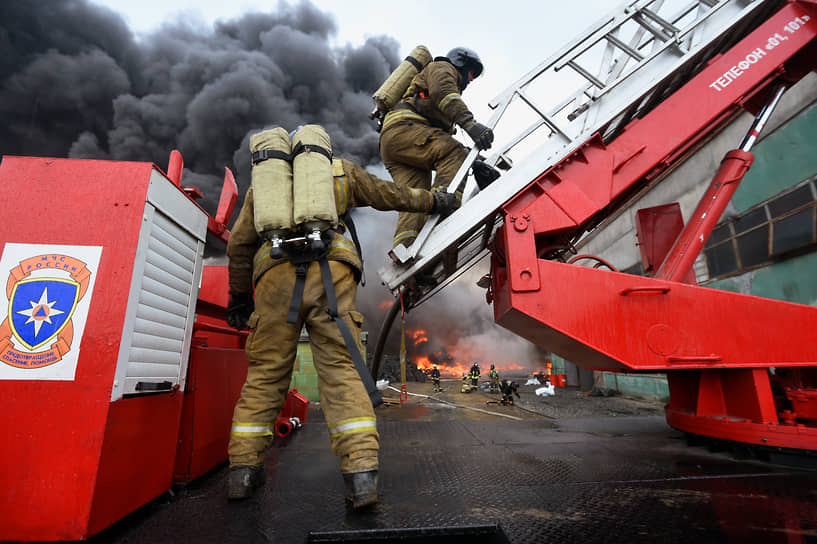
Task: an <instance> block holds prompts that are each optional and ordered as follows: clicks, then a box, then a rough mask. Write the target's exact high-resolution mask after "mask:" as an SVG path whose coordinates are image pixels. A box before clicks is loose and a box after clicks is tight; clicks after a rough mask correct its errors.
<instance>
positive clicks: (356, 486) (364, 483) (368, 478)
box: [343, 470, 377, 509]
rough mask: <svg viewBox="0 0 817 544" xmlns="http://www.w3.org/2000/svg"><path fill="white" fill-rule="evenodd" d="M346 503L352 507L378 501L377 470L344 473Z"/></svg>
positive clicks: (360, 506) (368, 504) (361, 506)
mask: <svg viewBox="0 0 817 544" xmlns="http://www.w3.org/2000/svg"><path fill="white" fill-rule="evenodd" d="M343 482H344V483H345V484H346V503H347V504H348V505H350V506H351V507H352V508H355V509H357V508H363V507H364V506H371V505H373V504H375V503H376V502H377V471H376V470H370V471H368V472H355V473H352V474H344V475H343Z"/></svg>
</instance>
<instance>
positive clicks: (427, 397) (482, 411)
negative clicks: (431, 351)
mask: <svg viewBox="0 0 817 544" xmlns="http://www.w3.org/2000/svg"><path fill="white" fill-rule="evenodd" d="M388 388H389V389H392V390H394V391H397V392H398V393H401V391H400V390H399V389H397V388H396V387H393V386H391V385H389V386H388ZM406 394H408V395H411V396H413V397H422V398H424V399H430V400H433V401H437V402H439V403H441V404H449V405H451V406H453V407H455V408H464V409H466V410H473V411H475V412H481V413H483V414H490V415H492V416H500V417H506V418H508V419H515V420H516V421H522V418H521V417H516V416H509V415H508V414H500V413H499V412H491V411H488V410H483V409H482V408H472V407H471V406H460V405H459V404H454V403H453V402H448V401H447V400H443V399H437V398H434V397H432V396H430V395H421V394H419V393H409V392H408V391H406Z"/></svg>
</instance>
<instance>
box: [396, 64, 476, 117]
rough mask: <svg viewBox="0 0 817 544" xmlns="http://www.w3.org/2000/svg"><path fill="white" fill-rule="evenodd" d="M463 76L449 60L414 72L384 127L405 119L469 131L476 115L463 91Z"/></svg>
mask: <svg viewBox="0 0 817 544" xmlns="http://www.w3.org/2000/svg"><path fill="white" fill-rule="evenodd" d="M461 82H462V76H461V75H460V73H459V72H458V71H457V69H456V67H454V65H453V64H451V63H450V62H448V60H435V61H433V62H430V63H429V64H428V65H426V67H425V68H423V69H422V70H421V71H420V73H419V74H417V75H416V76H414V79H412V80H411V84H410V85H409V87H408V89H407V90H406V92H405V94H404V95H403V98H402V100H401V101H400V102H398V103H397V105H396V106H395V107H394V108H393V109H392V111H391V112H389V114H388V115H387V117H386V119H385V120H384V122H383V130H386V129H387V128H388V127H389V126H391V125H393V124H399V123H401V122H404V121H412V120H414V121H424V122H427V123H430V124H431V125H433V126H435V127H437V128H441V129H443V130H445V131H448V132H451V133H453V131H454V125H455V124H456V125H459V126H461V127H462V128H463V130H465V131H467V130H468V129H469V128H471V126H472V125H473V124H474V123H475V121H474V115H473V114H472V113H471V110H469V109H468V106H466V105H465V102H464V101H463V100H462V95H461V94H460V83H461Z"/></svg>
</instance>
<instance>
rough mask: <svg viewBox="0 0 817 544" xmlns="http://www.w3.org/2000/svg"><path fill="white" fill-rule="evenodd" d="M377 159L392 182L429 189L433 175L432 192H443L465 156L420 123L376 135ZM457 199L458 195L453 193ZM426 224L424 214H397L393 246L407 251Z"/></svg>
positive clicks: (458, 147) (458, 145)
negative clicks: (380, 159)
mask: <svg viewBox="0 0 817 544" xmlns="http://www.w3.org/2000/svg"><path fill="white" fill-rule="evenodd" d="M380 156H381V157H382V158H383V164H384V165H386V168H387V169H388V170H389V173H390V174H391V177H392V179H393V180H394V182H395V183H397V184H399V185H405V186H408V187H411V188H413V189H426V190H428V189H430V188H431V172H432V171H436V172H437V176H436V178H435V179H434V188H435V189H445V188H446V187H448V184H449V183H451V180H452V179H454V176H455V175H456V174H457V170H459V168H460V166H462V163H463V162H464V161H465V158H466V157H467V156H468V152H467V151H466V149H465V147H464V146H463V145H462V144H461V143H460V142H458V141H457V140H455V139H454V138H453V137H452V136H451V135H450V134H448V133H447V132H445V131H444V130H441V129H438V128H434V127H432V126H429V125H424V124H421V123H413V122H409V123H403V124H399V125H395V126H392V127H388V128H386V129H385V130H384V131H383V133H382V134H381V135H380ZM457 194H458V196H460V197H461V193H459V192H458V193H457ZM425 222H426V214H424V213H414V212H400V214H399V215H398V216H397V228H396V229H395V231H394V241H393V246H392V247H395V246H398V245H400V244H403V245H404V246H406V247H409V246H410V245H411V243H412V242H413V241H414V239H415V238H416V237H417V234H418V233H419V232H420V229H421V228H423V225H424V224H425Z"/></svg>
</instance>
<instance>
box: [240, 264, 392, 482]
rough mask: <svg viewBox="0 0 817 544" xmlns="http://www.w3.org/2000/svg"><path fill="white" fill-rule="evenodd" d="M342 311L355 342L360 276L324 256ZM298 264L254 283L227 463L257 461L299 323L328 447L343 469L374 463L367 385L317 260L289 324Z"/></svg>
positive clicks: (286, 379) (285, 382) (288, 372)
mask: <svg viewBox="0 0 817 544" xmlns="http://www.w3.org/2000/svg"><path fill="white" fill-rule="evenodd" d="M329 266H330V270H331V272H332V278H333V280H334V285H335V295H336V296H337V304H338V315H339V316H340V317H342V318H343V319H344V320H345V321H346V323H347V325H348V326H349V329H350V330H351V331H352V335H353V336H354V337H355V342H356V343H357V345H358V349H361V343H360V329H361V326H362V324H363V316H362V314H360V313H359V312H357V311H356V310H355V296H356V293H357V283H356V282H355V279H354V277H353V275H352V270H351V268H350V267H349V266H348V265H346V264H344V263H341V262H338V261H329ZM294 288H295V267H294V266H293V265H292V264H291V263H289V262H287V263H284V264H281V265H278V266H275V267H273V268H271V269H270V270H268V271H267V272H266V273H264V275H263V276H261V278H260V280H259V281H258V284H257V285H256V288H255V312H254V313H253V314H252V316H251V317H250V326H251V328H252V331H251V332H250V335H249V337H248V338H247V345H246V353H247V358H248V359H249V361H250V364H249V370H248V372H247V381H246V383H245V384H244V388H243V389H242V390H241V397H240V398H239V399H238V403H237V404H236V406H235V412H234V413H233V427H232V432H231V435H230V445H229V448H228V452H229V455H230V465H231V466H238V465H253V466H258V465H262V464H263V462H264V451H265V450H266V448H267V447H268V446H269V445H270V443H271V442H272V438H273V433H274V423H275V418H276V417H277V416H278V413H279V412H280V410H281V408H282V406H283V405H284V400H285V398H286V394H287V391H288V389H289V383H290V378H291V376H292V366H293V363H294V361H295V356H296V351H297V348H298V338H299V337H300V333H301V327H302V326H303V325H305V326H306V330H307V332H308V333H309V343H310V345H311V347H312V357H313V360H314V362H315V369H316V370H317V373H318V392H319V394H320V403H321V408H322V409H323V413H324V416H325V417H326V422H327V425H328V427H329V435H330V443H331V447H332V451H333V453H334V454H335V455H337V456H338V457H340V458H341V465H340V468H341V472H344V473H353V472H366V471H369V470H376V469H377V466H378V462H377V451H378V446H379V441H380V437H379V435H378V433H377V428H376V425H375V416H374V410H373V409H372V404H371V401H370V400H369V396H368V395H367V393H366V389H365V388H364V386H363V383H362V382H361V380H360V376H359V375H358V373H357V370H356V369H355V364H354V362H353V361H352V358H351V357H350V355H349V351H348V350H347V349H346V344H345V343H344V341H343V336H341V333H340V329H338V325H337V323H335V322H334V321H331V320H330V319H329V315H328V314H327V312H326V310H327V309H328V308H329V303H328V301H327V298H326V294H325V292H324V287H323V282H322V280H321V270H320V266H319V263H318V262H312V263H310V265H309V268H308V270H307V274H306V283H305V285H304V294H303V303H302V305H301V309H300V314H299V316H298V322H297V323H295V324H291V323H287V313H288V311H289V306H290V302H291V299H292V293H293V290H294Z"/></svg>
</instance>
